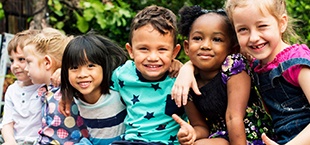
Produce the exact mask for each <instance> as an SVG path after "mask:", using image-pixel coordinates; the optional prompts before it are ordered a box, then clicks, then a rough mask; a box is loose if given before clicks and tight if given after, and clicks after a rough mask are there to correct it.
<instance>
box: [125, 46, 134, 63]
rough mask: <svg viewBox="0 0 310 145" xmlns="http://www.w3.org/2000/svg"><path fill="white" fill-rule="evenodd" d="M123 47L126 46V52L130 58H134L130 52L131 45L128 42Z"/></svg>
mask: <svg viewBox="0 0 310 145" xmlns="http://www.w3.org/2000/svg"><path fill="white" fill-rule="evenodd" d="M125 47H126V49H127V52H128V54H129V56H130V58H131V59H134V55H133V53H132V47H131V45H130V44H129V43H126V45H125Z"/></svg>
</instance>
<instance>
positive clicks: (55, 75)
mask: <svg viewBox="0 0 310 145" xmlns="http://www.w3.org/2000/svg"><path fill="white" fill-rule="evenodd" d="M60 72H61V69H60V68H58V69H57V70H56V71H55V72H54V73H53V74H52V76H51V82H52V85H53V86H54V87H58V86H59V85H60Z"/></svg>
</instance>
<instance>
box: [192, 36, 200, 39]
mask: <svg viewBox="0 0 310 145" xmlns="http://www.w3.org/2000/svg"><path fill="white" fill-rule="evenodd" d="M193 40H202V37H200V36H195V37H193Z"/></svg>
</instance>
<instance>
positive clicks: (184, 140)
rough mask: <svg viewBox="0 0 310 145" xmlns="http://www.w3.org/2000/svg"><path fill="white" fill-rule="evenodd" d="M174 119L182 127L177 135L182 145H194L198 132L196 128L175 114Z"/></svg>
mask: <svg viewBox="0 0 310 145" xmlns="http://www.w3.org/2000/svg"><path fill="white" fill-rule="evenodd" d="M172 118H173V119H174V120H175V121H176V122H177V123H178V124H179V125H180V129H179V132H178V135H177V136H178V140H179V142H180V144H182V145H193V144H194V142H195V140H196V132H195V130H194V128H193V127H192V126H191V125H190V124H188V123H187V122H185V121H184V120H183V119H182V118H180V117H179V116H178V115H176V114H173V115H172Z"/></svg>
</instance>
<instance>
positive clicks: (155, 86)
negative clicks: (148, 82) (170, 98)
mask: <svg viewBox="0 0 310 145" xmlns="http://www.w3.org/2000/svg"><path fill="white" fill-rule="evenodd" d="M152 88H154V90H155V91H157V90H158V89H161V87H159V83H157V84H152Z"/></svg>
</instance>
